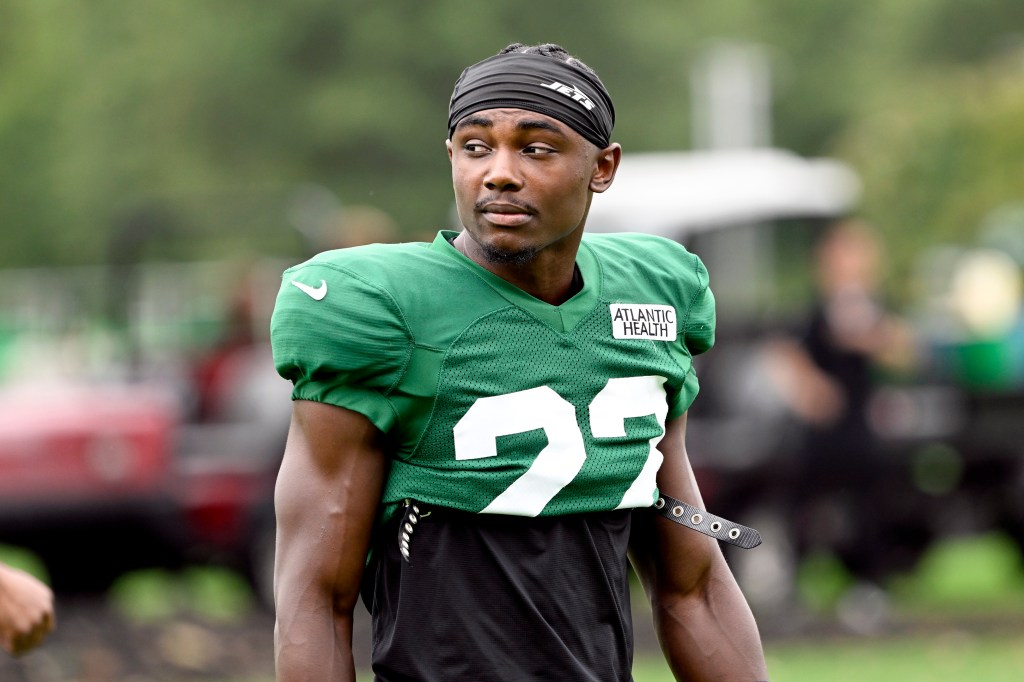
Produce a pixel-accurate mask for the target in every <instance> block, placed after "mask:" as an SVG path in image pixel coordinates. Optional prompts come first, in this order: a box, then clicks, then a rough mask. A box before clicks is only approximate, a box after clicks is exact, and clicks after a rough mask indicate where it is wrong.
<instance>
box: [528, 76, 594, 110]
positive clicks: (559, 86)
mask: <svg viewBox="0 0 1024 682" xmlns="http://www.w3.org/2000/svg"><path fill="white" fill-rule="evenodd" d="M541 86H542V87H545V88H547V89H549V90H554V91H555V92H560V93H562V94H563V95H565V96H566V97H571V98H572V99H573V100H575V101H576V102H579V103H580V104H582V105H583V108H584V109H586V110H587V111H590V110H591V109H593V108H594V103H593V102H591V101H590V98H589V97H587V95H586V94H585V93H584V92H583V91H582V90H580V89H579V88H578V87H576V86H575V85H565V84H564V83H559V82H558V81H555V82H553V83H544V82H543V81H542V82H541Z"/></svg>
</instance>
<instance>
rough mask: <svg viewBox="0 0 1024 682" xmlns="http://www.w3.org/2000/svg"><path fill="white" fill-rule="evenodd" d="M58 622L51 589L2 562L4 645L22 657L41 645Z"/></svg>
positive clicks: (0, 605) (0, 606) (0, 638)
mask: <svg viewBox="0 0 1024 682" xmlns="http://www.w3.org/2000/svg"><path fill="white" fill-rule="evenodd" d="M55 623H56V619H55V616H54V610H53V592H52V591H51V590H50V588H49V587H47V586H46V585H45V584H43V583H42V582H41V581H39V580H37V579H36V578H34V577H32V576H31V575H29V574H28V573H25V572H24V571H21V570H18V569H17V568H13V567H11V566H7V565H6V564H3V563H0V645H2V646H3V647H4V649H6V650H7V651H8V652H9V653H11V654H13V655H15V656H19V655H21V654H23V653H25V652H27V651H29V650H31V649H33V648H35V647H36V646H38V645H39V644H40V643H41V642H42V641H43V639H44V638H45V637H46V635H48V634H49V633H50V632H51V631H52V630H53V627H54V625H55Z"/></svg>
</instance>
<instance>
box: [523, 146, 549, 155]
mask: <svg viewBox="0 0 1024 682" xmlns="http://www.w3.org/2000/svg"><path fill="white" fill-rule="evenodd" d="M523 153H524V154H527V155H530V156H542V155H544V154H554V153H555V150H554V149H552V148H551V147H547V146H540V145H529V146H527V147H523Z"/></svg>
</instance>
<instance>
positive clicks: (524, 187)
mask: <svg viewBox="0 0 1024 682" xmlns="http://www.w3.org/2000/svg"><path fill="white" fill-rule="evenodd" d="M447 147H448V156H449V158H450V159H451V164H452V182H453V184H454V187H455V203H456V206H457V208H458V212H459V218H460V220H461V222H462V225H463V226H464V227H465V231H466V233H468V236H469V237H470V239H471V240H472V241H473V242H474V245H473V246H474V247H476V248H475V250H476V251H477V252H478V253H480V254H481V255H482V256H483V257H484V258H485V259H486V260H487V261H489V262H491V263H495V264H512V265H527V264H530V263H532V262H534V261H535V260H536V259H537V258H538V257H539V256H540V255H541V254H552V255H564V256H566V257H567V258H571V259H572V260H570V261H569V262H570V263H571V262H573V261H574V260H575V254H576V249H577V247H578V245H579V239H580V237H581V236H582V232H583V225H584V221H585V220H586V216H587V211H588V210H589V208H590V199H591V197H592V193H593V192H603V191H604V190H605V189H607V188H608V187H609V186H610V185H611V182H612V179H613V178H614V175H615V170H616V168H617V167H618V161H619V147H618V145H611V146H610V147H608V148H607V149H604V150H599V149H598V148H597V147H596V146H594V145H593V144H591V143H590V142H588V141H587V140H586V139H584V138H583V137H582V136H580V135H579V134H578V133H576V132H575V131H574V130H572V129H571V128H569V127H568V126H566V125H565V124H564V123H562V122H560V121H558V120H556V119H554V118H551V117H550V116H545V115H543V114H538V113H534V112H532V111H526V110H523V109H488V110H485V111H480V112H477V113H474V114H470V115H468V116H466V117H465V118H463V119H462V120H461V121H460V122H459V124H458V125H457V126H456V128H455V132H454V133H453V135H452V139H451V140H449V141H448V142H447Z"/></svg>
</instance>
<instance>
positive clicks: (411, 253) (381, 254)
mask: <svg viewBox="0 0 1024 682" xmlns="http://www.w3.org/2000/svg"><path fill="white" fill-rule="evenodd" d="M428 247H429V245H428V244H426V243H422V242H411V243H403V244H366V245H364V246H354V247H349V248H345V249H333V250H330V251H323V252H321V253H318V254H317V255H315V256H313V257H312V258H310V259H309V260H306V261H304V262H302V263H299V264H298V265H293V266H292V267H290V268H288V269H287V270H285V271H284V276H285V278H288V277H289V276H295V275H298V274H300V273H307V274H308V273H310V272H316V273H317V274H318V275H319V276H320V277H324V278H326V279H328V280H330V279H343V278H346V277H358V278H362V279H366V280H368V281H377V280H379V281H381V282H382V283H384V282H388V281H389V280H394V279H397V280H398V281H402V280H403V279H404V278H405V277H407V276H408V275H410V274H414V273H420V272H422V271H429V270H432V269H436V268H437V267H438V266H440V265H442V264H443V261H442V259H439V258H438V257H437V254H436V253H435V252H434V251H433V250H431V249H430V248H428ZM402 275H404V276H405V277H402Z"/></svg>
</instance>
